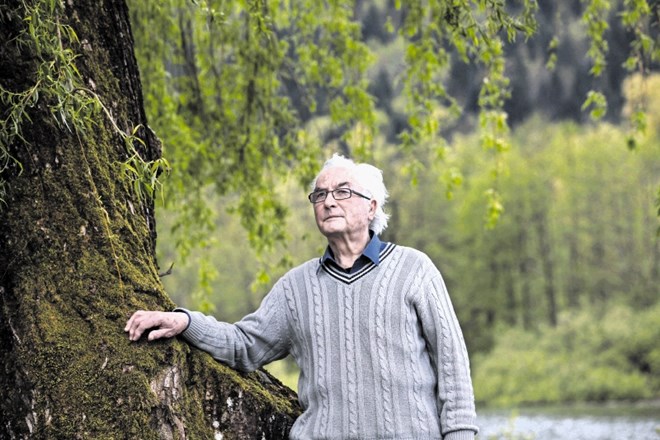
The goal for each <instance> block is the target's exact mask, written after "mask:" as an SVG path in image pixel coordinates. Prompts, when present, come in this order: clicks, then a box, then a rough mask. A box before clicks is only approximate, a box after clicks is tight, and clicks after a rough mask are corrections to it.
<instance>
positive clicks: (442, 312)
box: [418, 266, 478, 440]
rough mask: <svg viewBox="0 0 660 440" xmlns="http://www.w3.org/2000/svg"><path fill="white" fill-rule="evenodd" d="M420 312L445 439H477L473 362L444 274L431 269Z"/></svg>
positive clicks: (433, 268)
mask: <svg viewBox="0 0 660 440" xmlns="http://www.w3.org/2000/svg"><path fill="white" fill-rule="evenodd" d="M423 286H424V288H423V291H422V292H420V293H421V295H420V297H419V300H420V301H419V303H418V314H419V316H420V319H421V323H422V331H423V332H424V336H425V339H426V340H427V343H428V348H429V354H430V355H431V358H432V359H433V362H434V366H435V369H436V374H437V380H438V390H437V391H438V395H437V399H438V411H439V412H440V414H438V415H439V417H440V425H441V430H442V434H443V436H444V437H443V438H445V439H452V440H454V439H455V440H458V439H474V436H475V434H476V433H477V432H478V427H477V425H476V412H475V407H474V392H473V389H472V380H471V378H470V364H469V359H468V353H467V350H466V348H465V341H464V339H463V333H462V331H461V328H460V326H459V323H458V320H457V318H456V314H455V312H454V308H453V306H452V303H451V300H450V298H449V294H448V293H447V290H446V287H445V284H444V281H443V280H442V276H441V275H440V273H439V272H438V271H437V269H435V266H433V267H432V268H428V269H427V272H426V275H425V282H424V283H423Z"/></svg>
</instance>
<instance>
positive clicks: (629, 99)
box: [129, 0, 660, 405]
mask: <svg viewBox="0 0 660 440" xmlns="http://www.w3.org/2000/svg"><path fill="white" fill-rule="evenodd" d="M155 3H158V4H157V5H156V4H155ZM257 3H258V2H257ZM513 3H514V2H512V4H513ZM520 3H525V4H527V3H528V2H520ZM255 4H256V3H255ZM411 4H412V3H411ZM649 4H650V5H651V6H650V10H649V11H648V12H647V13H648V15H649V18H648V21H647V24H648V25H649V29H650V35H651V36H652V37H653V38H655V39H656V41H657V35H658V22H659V19H658V2H650V3H649ZM329 5H330V6H327V5H326V6H327V8H326V9H323V8H324V6H323V5H315V4H314V3H312V2H310V3H309V5H308V6H309V7H308V13H307V14H306V15H304V14H303V15H300V16H297V17H287V16H286V15H279V16H276V15H275V14H273V15H270V16H269V15H268V14H266V13H264V14H263V15H259V14H254V13H250V14H241V13H240V10H241V7H243V6H242V4H240V3H236V4H233V3H231V2H230V3H226V4H224V6H223V7H220V6H218V5H216V6H214V5H213V4H212V2H185V1H169V2H135V1H131V2H129V6H130V9H131V13H132V25H133V32H134V34H135V44H136V47H135V49H136V55H137V57H138V63H139V65H140V69H141V75H142V82H143V84H144V89H145V96H144V99H145V108H146V111H147V115H148V118H149V121H150V126H151V128H153V129H154V130H155V131H156V134H157V135H158V136H159V138H160V139H161V140H162V141H163V155H164V157H165V159H166V160H167V161H169V164H170V166H171V171H170V172H169V175H168V176H167V177H165V178H164V179H162V180H163V186H162V187H161V188H159V194H160V195H159V196H162V198H161V201H162V202H163V205H162V206H161V204H160V203H159V204H158V207H157V211H156V212H157V218H158V248H157V252H158V260H159V263H160V265H161V268H162V269H163V270H166V269H167V268H168V267H170V266H171V265H173V267H171V271H170V272H171V273H170V274H169V275H168V276H165V277H163V283H164V284H165V287H166V290H167V291H168V292H169V294H170V296H171V297H172V298H173V300H174V301H175V302H176V303H178V304H179V305H181V306H185V307H188V308H193V309H200V310H203V311H205V312H209V313H212V314H214V315H215V316H216V317H217V318H219V319H222V320H226V321H230V322H232V321H235V320H238V319H240V318H241V317H242V316H244V315H245V314H247V313H249V312H251V311H252V310H254V309H255V308H256V307H257V306H258V305H259V302H260V300H261V298H263V296H264V295H265V294H266V293H267V292H268V289H269V286H270V285H271V284H272V283H273V282H274V281H275V280H277V279H278V277H279V276H280V275H282V274H283V273H284V272H285V271H286V270H287V269H289V268H290V267H292V266H293V265H296V264H299V263H301V262H303V261H306V260H308V259H310V258H316V257H318V256H319V255H320V254H321V253H322V251H323V248H324V246H325V242H324V240H323V238H322V237H321V236H320V234H318V233H317V231H316V226H315V224H314V220H313V215H312V209H311V207H310V206H309V202H308V201H307V200H306V194H307V192H308V189H309V188H308V183H309V181H310V179H311V177H312V176H313V174H314V172H315V171H317V170H318V169H319V166H320V164H321V163H322V161H323V160H324V159H325V158H327V157H328V156H330V155H331V154H332V153H333V152H339V153H342V154H345V155H348V156H351V157H355V158H357V159H358V160H367V161H370V162H372V163H374V164H375V165H376V166H378V167H379V168H381V169H382V170H383V173H384V178H385V182H386V185H387V186H388V189H389V191H390V199H389V203H388V205H387V208H388V209H386V210H387V211H388V212H390V213H391V214H392V218H391V222H390V226H389V228H388V229H387V230H386V232H385V233H384V235H383V237H382V238H383V239H384V240H388V241H393V242H396V243H398V244H401V245H406V246H412V247H415V248H418V249H420V250H422V251H424V252H426V253H427V254H428V255H429V256H430V257H431V258H432V260H433V261H434V262H435V263H436V265H437V266H438V267H439V269H440V271H441V272H442V273H443V276H444V278H445V281H446V284H447V286H448V289H449V292H450V294H451V297H452V299H453V302H454V306H455V309H456V312H457V314H458V316H459V320H460V322H461V323H462V327H463V330H464V333H465V337H466V342H467V345H468V350H469V352H470V356H471V362H472V369H473V378H474V382H475V393H476V397H477V400H478V401H479V402H480V403H485V404H490V405H517V404H523V403H557V402H574V401H607V400H626V401H631V400H640V399H653V398H658V397H660V346H658V344H657V341H658V340H660V302H659V301H658V300H659V299H660V296H659V295H658V294H659V293H660V288H659V286H660V243H659V239H658V237H659V234H658V231H659V229H658V228H659V222H658V218H659V214H660V213H659V212H658V204H659V203H660V202H659V199H660V193H659V192H658V190H659V188H660V134H659V133H658V127H660V77H659V76H657V73H656V74H654V72H657V71H658V55H657V48H656V53H655V55H653V56H651V57H650V62H648V63H646V64H645V65H643V66H642V68H641V69H640V68H638V67H639V66H638V65H634V66H630V54H631V47H634V44H635V41H636V35H637V34H636V32H635V29H630V28H627V27H626V26H625V20H622V19H621V9H620V8H621V4H619V3H618V2H581V1H577V0H575V1H567V2H554V1H540V2H538V6H539V9H538V10H536V11H534V14H535V17H536V22H537V28H536V30H535V32H534V33H533V35H531V36H529V37H528V38H525V37H524V36H522V37H518V38H516V39H511V40H508V41H507V42H505V43H504V44H503V46H502V47H501V48H500V49H501V50H502V51H503V53H504V55H505V56H504V59H505V61H506V62H505V65H504V66H502V68H503V69H504V72H505V73H506V75H507V76H508V78H509V79H508V80H506V79H505V78H496V77H492V76H490V77H489V76H488V75H486V74H485V71H486V70H487V69H486V68H485V67H484V64H483V63H482V64H478V63H472V62H468V60H467V59H466V57H465V56H462V55H463V54H461V51H460V49H456V48H454V49H451V48H443V47H442V45H440V47H434V48H432V49H431V50H430V52H429V53H432V54H433V56H435V57H437V58H443V57H444V58H446V61H447V62H446V64H443V65H438V66H437V67H438V69H437V70H435V71H432V72H431V74H429V75H428V77H426V79H425V81H426V85H427V87H439V86H438V84H442V87H444V89H442V90H438V91H437V92H438V93H437V95H438V96H439V97H438V99H437V100H436V101H435V103H434V104H433V105H431V106H429V104H428V102H415V100H414V99H411V98H410V96H414V90H413V93H411V88H413V87H412V86H411V84H410V83H409V82H407V81H406V80H404V79H403V76H404V75H403V73H404V70H405V66H410V65H415V63H418V62H419V60H420V59H423V58H424V56H426V55H428V53H423V52H419V53H412V51H411V49H410V46H407V45H406V44H405V43H404V41H403V39H402V38H401V36H400V35H399V32H401V30H402V29H403V31H405V30H406V29H405V27H406V23H409V18H410V16H411V15H413V13H414V8H413V7H409V8H407V7H406V6H405V5H404V7H403V8H401V7H399V6H400V5H398V4H397V3H396V2H392V1H385V0H380V1H379V0H374V1H357V2H355V4H354V5H353V6H352V7H351V8H348V9H347V8H345V7H343V6H341V5H339V4H336V3H331V4H329ZM594 5H596V7H598V5H600V9H598V10H597V11H596V12H594V11H593V10H591V11H590V10H589V8H592V7H594ZM408 6H409V5H408ZM262 7H263V10H264V11H266V10H267V9H268V7H270V8H271V9H270V10H271V11H272V10H277V9H278V8H282V9H284V10H286V9H287V2H270V5H269V6H266V5H265V4H264V5H262ZM510 9H512V10H513V12H516V11H517V10H520V11H523V7H522V6H519V5H517V4H516V6H510ZM518 12H519V11H518ZM523 13H524V11H523ZM594 13H597V14H599V17H600V18H599V20H600V21H598V20H595V19H594V18H593V14H594ZM255 17H256V18H257V20H256V22H255V21H254V20H255ZM259 17H261V19H262V20H263V22H259V20H258V19H259ZM590 17H591V18H590ZM457 19H459V20H460V17H457ZM251 20H252V21H251ZM296 20H300V21H304V20H308V21H314V23H315V24H316V25H317V27H316V28H315V27H314V26H308V27H307V28H308V29H315V30H314V31H313V32H312V35H311V36H310V35H295V34H293V33H291V34H288V33H287V32H288V31H289V30H290V29H292V28H293V27H295V26H293V25H292V23H294V22H295V21H296ZM594 23H598V24H599V25H600V26H601V27H598V26H595V27H594V26H593V24H594ZM308 24H309V23H308ZM268 29H275V31H273V32H272V33H269V32H271V31H269V30H268ZM301 29H304V28H303V27H301ZM598 35H600V36H601V38H602V39H600V40H598V38H597V36H598ZM306 37H309V38H308V40H309V41H312V44H309V43H305V41H306V40H305V38H306ZM297 38H299V40H298V39H297ZM324 38H333V39H334V40H333V41H334V43H333V44H335V45H343V46H341V47H342V50H341V51H339V50H338V52H341V53H342V54H343V56H344V58H337V59H335V58H333V57H332V56H331V55H332V54H329V53H327V52H324V51H323V50H320V49H318V48H317V47H316V46H315V45H314V44H313V42H314V41H317V42H318V41H319V40H323V39H324ZM306 44H308V45H306ZM598 45H600V47H601V50H604V52H606V53H607V62H606V63H605V62H603V61H602V60H599V59H598V57H597V56H594V47H595V46H598ZM292 47H295V48H296V49H297V50H296V51H295V56H292V57H289V58H286V59H287V60H288V61H287V62H286V63H282V65H280V62H281V60H282V59H285V57H284V56H283V54H287V55H290V54H291V53H292V52H294V51H293V50H292V49H291V48H292ZM318 47H325V46H323V45H319V46H318ZM596 53H597V51H596ZM278 57H279V58H278ZM218 61H223V62H218ZM599 63H600V64H599ZM485 64H487V63H485ZM420 65H421V64H420ZM282 66H283V67H282ZM487 67H492V66H487ZM596 68H597V69H596ZM278 69H279V70H278ZM595 70H598V71H596V72H595ZM282 71H284V72H288V73H287V74H285V75H282V74H281V72H282ZM245 72H251V74H246V73H245ZM275 72H280V73H278V74H275ZM490 72H491V73H492V70H491V71H490ZM278 75H279V76H278ZM351 75H354V76H355V78H357V79H354V82H355V83H359V84H361V86H362V87H363V90H361V89H360V88H357V87H356V88H354V89H348V92H347V89H346V88H344V89H343V92H344V96H347V95H348V96H351V95H350V93H351V92H352V93H353V96H351V99H349V100H347V101H343V102H342V101H337V99H336V96H335V89H336V88H338V87H345V84H343V83H345V82H347V80H346V78H347V77H349V76H351ZM419 75H420V78H423V74H422V73H420V74H419ZM488 78H490V79H493V78H495V79H496V80H497V81H495V82H494V87H495V88H497V89H498V91H497V93H499V94H500V95H498V96H496V97H495V99H501V100H502V103H503V109H504V110H505V111H506V117H504V116H503V115H504V113H501V114H499V116H498V117H499V118H500V119H499V120H495V131H498V133H497V134H498V136H500V137H501V138H502V139H505V140H504V141H500V140H499V138H498V139H495V140H493V139H490V138H489V137H488V129H489V124H492V123H493V121H490V122H489V121H488V120H485V119H484V118H483V112H482V109H483V107H484V100H485V99H487V98H488V97H486V98H485V97H484V92H483V83H484V81H485V80H486V79H488ZM348 82H350V81H348ZM311 83H313V84H314V85H315V86H316V87H315V88H314V89H313V90H314V94H313V95H310V94H309V92H308V90H309V89H308V88H307V86H308V85H309V84H311ZM593 90H597V91H598V92H597V93H594V92H593ZM444 92H447V94H445V93H444ZM278 100H279V101H278ZM273 102H279V105H277V104H276V105H272V103H273ZM264 103H271V104H269V105H267V106H265V107H264V108H262V109H260V110H256V111H254V112H252V113H250V112H242V111H241V109H245V108H251V107H254V108H256V109H259V108H260V106H261V105H263V104H264ZM640 105H642V107H643V109H644V114H643V116H640V115H641V113H639V112H638V109H639V106H640ZM415 106H417V108H423V109H425V110H428V111H426V113H425V115H421V116H420V114H419V113H416V112H417V110H416V107H415ZM429 109H430V110H429ZM246 114H253V115H256V116H254V117H250V116H247V117H246V116H245V115H246ZM353 120H359V121H360V123H349V121H353ZM420 121H422V122H423V123H422V122H420ZM498 121H499V122H498ZM504 121H506V123H504ZM297 125H299V128H298V129H296V130H292V129H291V128H292V127H296V126H297ZM429 125H431V127H429ZM273 127H274V128H273ZM420 127H421V130H424V129H426V130H427V131H428V132H429V133H431V135H430V136H426V137H415V136H414V133H415V130H416V129H418V130H419V129H420ZM491 128H492V127H491ZM269 130H274V131H275V132H276V133H278V132H279V133H283V135H282V137H281V138H279V137H277V136H276V137H272V136H270V133H272V131H269ZM436 132H437V133H436ZM284 133H286V135H285V134H284ZM291 133H293V135H291ZM411 133H413V135H411ZM269 136H270V137H269ZM489 139H490V141H492V143H493V145H490V146H489V145H488V142H489ZM269 370H270V371H271V372H273V373H274V374H276V375H277V376H278V377H280V378H281V379H282V380H283V381H284V382H285V383H286V384H287V385H289V386H290V387H292V388H294V389H295V387H296V380H297V379H296V378H297V372H296V370H295V366H294V365H293V364H292V362H291V361H290V360H286V361H284V362H279V363H277V364H276V365H271V366H270V367H269Z"/></svg>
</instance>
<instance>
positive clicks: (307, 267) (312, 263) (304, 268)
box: [284, 257, 321, 278]
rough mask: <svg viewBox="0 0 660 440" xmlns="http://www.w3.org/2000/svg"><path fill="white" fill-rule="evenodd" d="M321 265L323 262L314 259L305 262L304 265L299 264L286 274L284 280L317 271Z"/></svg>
mask: <svg viewBox="0 0 660 440" xmlns="http://www.w3.org/2000/svg"><path fill="white" fill-rule="evenodd" d="M320 264H321V260H320V259H319V258H318V257H317V258H312V259H310V260H307V261H305V262H304V263H301V264H299V265H298V266H295V267H293V268H291V269H289V271H288V272H287V273H286V274H284V278H287V277H297V276H301V275H302V274H304V273H306V272H308V271H316V270H317V269H318V268H319V266H320Z"/></svg>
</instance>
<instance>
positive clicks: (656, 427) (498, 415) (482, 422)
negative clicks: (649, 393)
mask: <svg viewBox="0 0 660 440" xmlns="http://www.w3.org/2000/svg"><path fill="white" fill-rule="evenodd" d="M478 424H479V427H480V433H479V436H478V439H479V440H565V439H566V440H660V402H652V403H645V404H634V405H633V404H631V405H622V404H616V405H602V406H574V407H561V408H558V407H548V408H529V409H517V410H478Z"/></svg>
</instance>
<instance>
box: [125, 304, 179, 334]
mask: <svg viewBox="0 0 660 440" xmlns="http://www.w3.org/2000/svg"><path fill="white" fill-rule="evenodd" d="M189 324H190V316H189V315H188V314H187V313H181V312H158V311H147V310H138V311H137V312H135V313H133V315H132V316H131V317H130V318H129V320H128V322H126V327H124V331H125V332H127V333H128V339H130V340H131V341H137V340H138V339H140V338H141V337H142V335H143V334H144V332H145V331H147V330H150V329H154V330H153V331H151V332H150V333H149V336H148V337H147V339H148V340H149V341H155V340H156V339H160V338H172V337H174V336H176V335H178V334H180V333H182V332H183V331H184V330H185V329H186V328H188V325H189Z"/></svg>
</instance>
